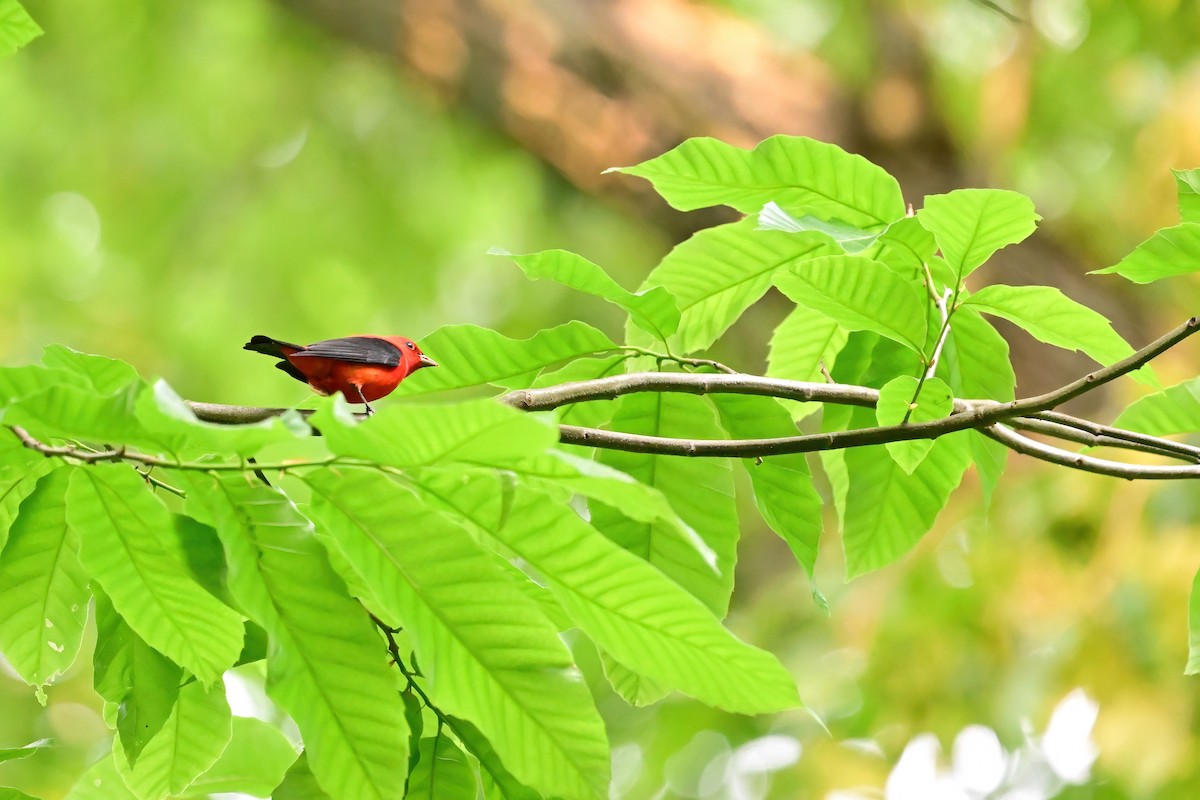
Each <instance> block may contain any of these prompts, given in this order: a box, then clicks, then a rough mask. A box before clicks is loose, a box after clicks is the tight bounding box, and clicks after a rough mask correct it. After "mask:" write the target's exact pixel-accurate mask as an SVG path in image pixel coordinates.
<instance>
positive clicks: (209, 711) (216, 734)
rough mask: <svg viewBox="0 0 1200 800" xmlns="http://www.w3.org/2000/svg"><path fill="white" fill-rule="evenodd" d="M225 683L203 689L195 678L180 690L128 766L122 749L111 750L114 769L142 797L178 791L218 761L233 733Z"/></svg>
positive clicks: (154, 799)
mask: <svg viewBox="0 0 1200 800" xmlns="http://www.w3.org/2000/svg"><path fill="white" fill-rule="evenodd" d="M231 730H232V728H231V718H230V714H229V703H228V701H227V700H226V699H225V684H224V682H222V681H218V682H217V683H216V684H215V685H214V686H212V687H211V688H208V689H206V688H205V687H204V686H203V685H202V684H200V683H198V682H195V681H193V682H192V683H189V684H188V685H187V686H184V687H183V688H182V689H180V690H179V698H178V699H177V700H176V702H175V707H174V708H173V709H172V710H171V714H170V716H169V717H167V720H166V722H165V723H164V724H163V726H162V728H161V729H160V730H159V731H158V733H156V734H154V737H153V738H152V739H150V741H149V743H147V744H146V746H145V748H144V749H143V750H142V754H141V756H140V757H139V758H138V759H137V763H136V764H135V765H133V766H130V765H129V763H128V762H127V761H126V760H125V758H124V754H123V752H122V751H116V752H115V753H114V754H113V755H114V758H115V759H116V764H117V771H118V772H120V773H121V775H122V777H123V778H124V779H125V785H126V786H128V787H129V788H130V789H131V790H132V791H133V793H134V794H136V795H137V796H138V797H139V798H141V800H162V798H165V797H167V796H168V795H172V796H174V795H180V794H183V793H184V791H186V790H187V788H188V787H189V786H190V785H191V784H192V781H194V780H195V779H196V777H197V776H198V775H200V774H201V773H203V772H205V771H206V770H208V769H209V768H210V767H212V765H213V764H215V763H216V761H217V759H218V758H219V757H220V756H221V753H223V752H224V751H225V746H226V745H227V744H228V743H229V739H230V735H231Z"/></svg>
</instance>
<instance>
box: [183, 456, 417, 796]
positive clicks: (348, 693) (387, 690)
mask: <svg viewBox="0 0 1200 800" xmlns="http://www.w3.org/2000/svg"><path fill="white" fill-rule="evenodd" d="M186 477H187V479H188V485H189V491H188V505H187V507H188V509H189V510H190V511H191V512H192V513H194V514H196V515H197V516H198V517H199V518H200V519H201V520H202V521H205V522H208V523H210V524H212V525H213V527H215V528H216V530H217V533H218V535H219V536H220V537H221V542H222V544H224V545H225V553H226V558H227V560H228V562H229V588H230V591H232V592H233V595H234V597H235V598H237V600H238V604H239V605H240V606H241V608H242V609H243V610H244V611H245V612H246V613H247V614H248V615H249V616H250V618H251V619H253V620H254V621H255V622H257V623H258V624H259V625H261V626H262V627H263V628H265V629H266V631H267V634H268V635H269V637H270V640H271V647H270V650H269V653H268V657H267V694H268V695H270V696H271V698H272V699H273V700H275V701H276V702H277V703H279V705H280V706H281V707H282V708H283V709H284V710H285V711H287V712H288V713H289V714H290V715H291V716H292V718H293V719H295V720H296V724H297V726H299V728H300V734H301V735H302V736H303V737H304V745H305V750H306V752H307V753H308V756H309V760H310V763H311V764H312V767H313V773H314V774H315V775H316V776H317V779H318V780H319V781H320V784H321V786H322V787H324V789H325V790H326V791H328V792H329V793H330V794H331V795H333V796H334V797H347V798H350V797H353V798H362V800H390V798H392V797H394V795H395V785H396V775H397V774H401V773H402V770H403V769H404V768H405V766H406V765H407V764H408V752H407V751H408V731H407V729H406V727H405V723H404V704H403V703H402V702H401V700H400V695H399V693H398V692H396V691H395V683H394V678H393V676H392V674H391V673H389V671H388V666H387V661H386V660H385V654H386V651H385V650H384V649H383V645H382V643H381V641H380V639H379V636H378V634H377V633H376V631H375V629H374V628H373V626H372V625H371V622H370V620H369V618H368V617H367V614H366V612H365V611H364V610H363V608H362V606H360V605H359V604H358V603H357V602H355V601H354V600H353V599H351V598H350V596H349V595H348V594H347V593H346V588H345V584H344V583H343V582H342V580H341V579H340V578H338V576H337V575H336V574H334V572H333V569H332V568H331V567H330V566H329V560H328V557H327V556H326V554H325V550H324V548H323V547H322V546H321V544H320V543H319V542H318V541H317V540H316V538H315V536H314V534H313V529H312V524H311V523H309V521H308V520H307V519H305V518H304V517H303V516H301V515H300V513H299V511H297V509H296V507H295V506H294V505H292V503H291V502H290V501H289V500H288V499H287V497H285V496H284V495H283V494H282V493H280V492H279V491H278V490H275V489H272V488H269V487H265V486H251V485H249V484H247V483H246V482H245V481H244V480H243V479H242V478H241V477H240V476H238V477H235V478H230V479H224V480H223V479H218V478H215V477H212V476H201V475H194V476H193V475H189V476H186Z"/></svg>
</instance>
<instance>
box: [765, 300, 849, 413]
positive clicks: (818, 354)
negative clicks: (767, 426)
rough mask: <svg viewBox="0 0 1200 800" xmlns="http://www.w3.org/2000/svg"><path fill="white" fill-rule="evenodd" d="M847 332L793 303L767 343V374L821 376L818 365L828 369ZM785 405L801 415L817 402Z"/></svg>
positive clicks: (789, 377) (797, 377)
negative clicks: (792, 306) (794, 305)
mask: <svg viewBox="0 0 1200 800" xmlns="http://www.w3.org/2000/svg"><path fill="white" fill-rule="evenodd" d="M847 336H849V333H848V332H847V331H846V329H845V328H843V327H842V326H840V325H838V324H837V323H836V322H834V321H833V320H831V319H830V318H829V317H827V316H825V315H824V314H822V313H821V312H820V311H816V310H814V309H811V308H809V307H808V306H802V305H801V306H796V307H795V308H793V309H792V310H791V312H790V313H789V314H788V315H787V316H786V317H784V319H783V322H780V323H779V325H778V326H776V328H775V331H774V333H772V334H771V341H770V342H769V343H768V345H767V375H769V376H770V377H772V378H785V379H787V380H792V381H819V380H822V375H821V367H822V366H824V367H825V369H831V368H832V367H833V362H834V359H836V358H837V354H838V353H839V352H841V349H842V347H844V346H845V344H846V338H847ZM786 407H787V408H788V409H790V410H791V411H792V416H793V417H794V418H795V419H801V418H803V417H805V416H808V415H809V414H811V413H812V412H814V411H816V410H817V409H819V408H820V407H821V405H820V404H819V403H796V402H791V401H788V402H787V403H786Z"/></svg>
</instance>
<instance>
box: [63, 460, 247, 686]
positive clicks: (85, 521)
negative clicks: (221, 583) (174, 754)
mask: <svg viewBox="0 0 1200 800" xmlns="http://www.w3.org/2000/svg"><path fill="white" fill-rule="evenodd" d="M67 521H68V523H69V524H70V526H71V528H72V529H73V530H74V531H75V532H76V533H77V534H78V535H79V541H80V545H81V547H80V553H79V557H80V560H81V561H82V562H83V565H84V566H85V567H86V568H87V570H88V573H89V574H90V575H91V576H92V577H93V579H94V580H96V581H98V582H99V583H100V585H101V586H102V587H104V591H105V592H106V593H107V594H108V596H109V598H110V599H111V600H112V603H113V605H114V606H115V607H116V609H117V611H118V612H119V613H120V614H121V616H122V617H124V619H125V621H126V622H128V623H129V626H130V627H131V628H133V630H135V631H136V632H137V633H138V635H139V636H141V637H142V638H143V639H145V640H146V642H147V643H148V644H149V645H150V646H152V647H154V648H155V649H157V650H158V651H160V652H161V653H163V655H165V656H167V657H168V658H170V659H171V660H172V661H174V662H175V663H176V664H179V665H180V666H183V667H186V668H187V669H189V670H191V672H192V673H193V674H194V675H195V676H196V677H197V678H199V679H200V680H201V681H203V682H204V683H206V684H211V683H213V682H214V681H215V680H216V679H217V678H218V677H219V676H220V675H221V673H222V672H224V671H225V670H226V669H228V668H229V667H230V666H232V665H233V662H234V661H235V660H236V659H237V655H238V652H239V651H241V649H242V621H241V616H240V615H239V614H238V613H237V612H235V611H234V610H233V609H231V608H229V607H228V606H226V605H224V604H223V603H221V602H220V601H219V600H217V599H216V598H215V597H213V596H212V595H211V594H209V593H208V592H206V591H205V590H204V589H203V588H202V587H201V586H200V585H199V584H198V583H196V582H195V580H193V579H192V578H191V576H190V575H188V573H187V569H186V568H185V566H184V565H183V564H182V563H181V562H180V560H179V559H178V558H177V556H176V555H175V553H173V552H172V551H171V550H170V549H168V547H167V546H166V545H165V544H164V543H163V541H162V539H161V538H160V537H161V535H162V532H164V531H167V530H170V528H171V526H172V524H173V523H172V520H171V514H170V512H169V511H167V509H166V507H165V506H164V505H163V504H162V502H161V501H160V500H159V499H158V498H157V497H155V496H154V495H153V494H151V493H150V492H149V491H148V490H147V489H146V485H145V483H144V482H143V481H142V478H141V477H140V476H139V475H138V474H137V472H135V471H134V470H132V469H130V468H129V467H128V466H126V465H124V464H95V465H92V466H89V467H86V468H79V469H75V470H73V472H72V475H71V485H70V489H69V490H68V491H67Z"/></svg>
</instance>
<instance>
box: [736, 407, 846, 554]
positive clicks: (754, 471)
mask: <svg viewBox="0 0 1200 800" xmlns="http://www.w3.org/2000/svg"><path fill="white" fill-rule="evenodd" d="M712 400H713V402H714V404H715V405H716V407H717V412H718V413H719V414H720V415H721V426H722V427H723V428H724V429H725V430H726V431H728V432H729V436H730V437H731V438H734V439H765V438H774V437H778V436H795V435H796V433H797V431H796V426H795V424H793V422H792V418H791V415H790V414H788V412H787V410H786V409H785V408H784V407H783V406H782V405H780V404H779V402H778V401H777V400H774V399H772V398H770V397H752V396H750V395H737V394H722V395H714V396H713V397H712ZM742 465H743V466H744V467H745V468H746V472H747V473H748V474H749V475H750V482H751V484H752V485H753V486H754V501H755V503H757V504H758V511H759V513H760V514H762V518H763V519H764V520H765V521H766V523H767V525H769V526H770V527H771V530H773V531H775V533H777V534H779V537H780V538H781V539H783V540H784V541H785V542H787V546H788V547H789V548H790V549H791V551H792V555H794V556H795V557H796V560H797V561H798V562H800V565H801V566H802V567H804V571H805V572H807V573H808V575H809V577H811V576H812V572H813V565H815V564H816V562H817V543H818V542H819V541H820V539H821V529H822V527H823V523H822V520H821V508H822V505H823V503H822V501H821V496H820V495H818V494H817V490H816V489H815V488H814V487H813V482H812V472H811V471H810V470H809V468H808V460H807V459H806V458H805V456H804V454H803V453H792V454H789V455H780V456H770V457H768V458H764V459H759V460H755V459H750V458H744V459H742Z"/></svg>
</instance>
